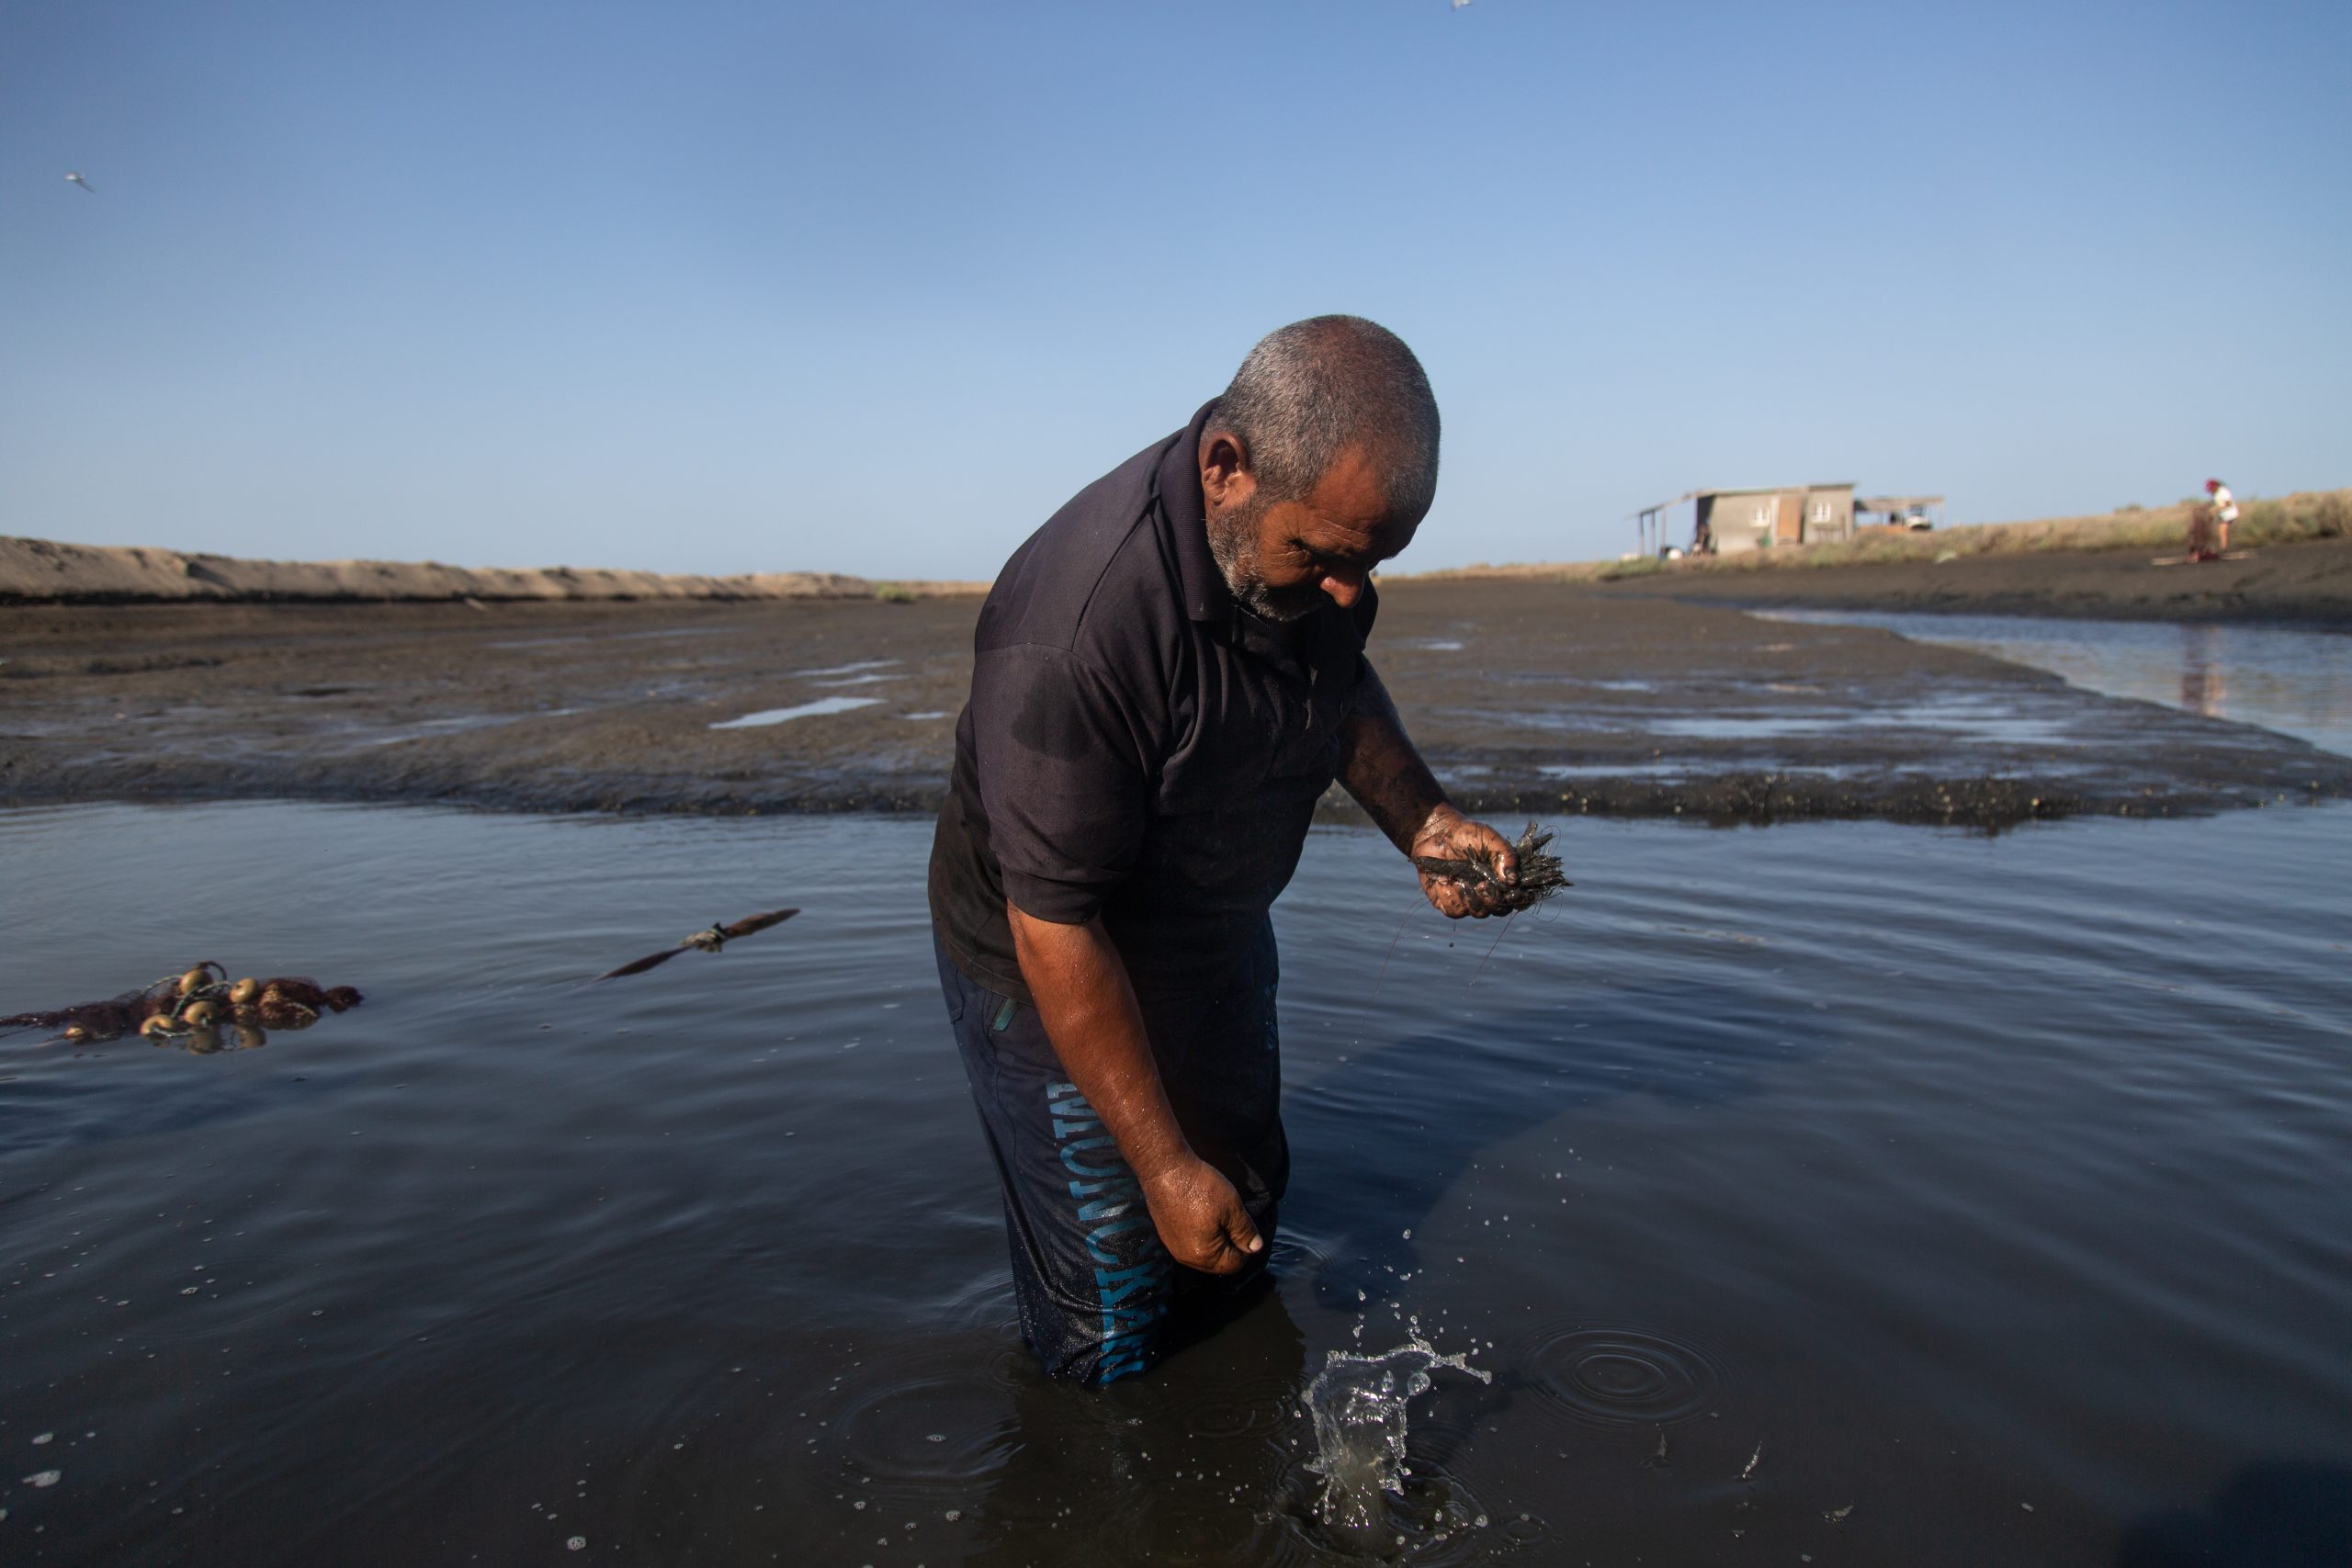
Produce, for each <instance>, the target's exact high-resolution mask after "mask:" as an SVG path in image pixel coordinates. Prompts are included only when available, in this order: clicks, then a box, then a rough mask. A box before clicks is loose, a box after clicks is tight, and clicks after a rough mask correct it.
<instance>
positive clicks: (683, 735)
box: [0, 580, 2352, 828]
mask: <svg viewBox="0 0 2352 1568" xmlns="http://www.w3.org/2000/svg"><path fill="white" fill-rule="evenodd" d="M977 610H978V600H977V599H974V598H969V597H964V598H938V599H925V600H920V601H917V602H914V603H908V604H887V603H880V602H876V601H873V600H797V601H785V602H775V603H759V604H747V603H741V602H731V603H730V602H668V603H643V602H639V603H606V604H582V603H514V604H488V605H481V606H469V605H467V604H462V603H456V604H340V605H321V604H237V603H228V604H200V605H199V604H130V605H86V604H85V605H54V604H52V605H16V606H9V607H6V608H0V660H5V662H0V804H5V805H11V806H22V805H32V804H38V803H50V802H67V801H83V800H93V799H114V800H143V801H186V800H208V799H264V798H294V799H312V800H329V801H352V802H399V803H411V802H434V803H442V804H450V805H465V806H473V807H490V808H495V809H506V810H525V811H537V812H689V813H707V814H752V813H772V812H812V811H836V810H864V811H873V810H880V811H899V812H919V811H928V810H930V809H932V808H933V807H935V805H936V803H937V801H938V798H939V795H940V792H941V789H942V788H943V786H944V782H945V776H946V772H947V766H948V762H949V759H950V753H951V748H952V732H953V724H954V717H955V714H956V711H957V709H958V708H959V707H960V706H961V704H962V701H963V697H964V692H965V686H966V682H967V679H968V671H969V647H970V635H971V624H972V619H973V616H974V615H975V614H976V613H977ZM1372 651H1373V657H1374V660H1375V662H1376V663H1377V664H1378V665H1379V667H1380V669H1381V670H1382V671H1383V673H1384V675H1385V678H1386V679H1387V681H1388V683H1389V685H1390V687H1391V688H1392V690H1393V691H1394V693H1395V694H1396V696H1397V702H1398V704H1399V705H1400V707H1401V708H1402V709H1403V711H1404V713H1405V716H1406V719H1407V723H1408V728H1410V729H1411V730H1412V732H1413V734H1414V736H1415V738H1416V739H1417V740H1418V741H1419V743H1420V745H1421V747H1422V749H1423V750H1424V751H1425V752H1426V753H1427V754H1428V756H1429V758H1430V762H1431V764H1432V766H1433V767H1435V768H1436V769H1437V770H1438V772H1439V773H1440V774H1441V775H1442V777H1443V778H1444V779H1445V780H1446V782H1447V784H1448V787H1449V788H1450V789H1451V790H1452V791H1453V794H1454V795H1455V797H1456V798H1457V799H1458V800H1459V801H1461V802H1462V803H1463V804H1464V806H1465V807H1469V808H1471V809H1475V810H1478V811H1483V812H1488V813H1494V814H1498V815H1502V814H1524V815H1530V816H1533V815H1543V816H1559V815H1563V814H1579V813H1588V814H1593V815H1608V816H1623V817H1685V818H1694V819H1699V820H1706V821H1713V822H1724V823H1748V822H1754V823H1760V822H1770V821H1781V820H1791V819H1801V818H1886V819H1891V820H1896V821H1904V822H1919V823H1938V824H1956V825H1967V826H1973V827H1985V828H1998V827H2002V826H2007V825H2009V824H2012V823H2017V822H2021V821H2025V820H2030V819H2035V818H2055V817H2064V816H2068V815H2074V814H2077V813H2099V814H2112V815H2123V816H2173V815H2184V814H2195V813H2201V812H2210V811H2214V810H2221V809H2226V808H2231V807H2251V806H2268V805H2278V804H2282V803H2289V802H2302V801H2311V800H2316V799H2332V798H2340V797H2343V796H2345V795H2352V760H2347V759H2345V758H2341V757H2337V756H2335V755H2333V754H2331V753H2328V752H2324V751H2320V750H2314V749H2312V748H2311V747H2309V746H2306V745H2304V744H2302V743H2301V742H2300V741H2295V740H2291V739H2286V738H2284V737H2280V736H2277V735H2274V734H2271V733H2269V732H2268V731H2265V730H2260V729H2255V728H2250V727H2247V726H2243V725H2236V724H2230V723H2225V722H2222V721H2219V720H2214V719H2207V718H2200V717H2198V716H2194V715H2190V714H2186V713H2180V712H2176V711H2173V710H2171V709H2167V708H2163V707H2157V706H2154V705H2148V704H2143V703H2134V702H2128V701H2122V700H2120V699H2114V698H2108V697H2101V696H2098V695H2094V694H2088V693H2085V692H2082V691H2078V690H2076V689H2075V688H2072V687H2069V686H2067V685H2065V684H2064V682H2060V681H2059V680H2058V679H2057V678H2056V677H2054V676H2051V675H2047V674H2044V673H2042V672H2040V671H2033V670H2029V669H2025V668H2022V667H2019V666H2017V665H2012V664H2007V663H2004V662H2002V661H2000V660H1991V659H1986V658H1983V657H1981V656H1978V655H1975V654H1972V653H1967V652H1962V651H1960V650H1957V649H1946V648H1934V647H1928V646H1923V645H1917V644H1913V643H1908V642H1905V641H1904V640H1903V639H1901V638H1899V637H1893V636H1891V635H1888V634H1886V633H1883V632H1879V631H1874V630H1871V629H1868V628H1862V627H1852V626H1799V625H1791V624H1786V623H1774V622H1766V621H1761V620H1758V619H1756V618H1754V617H1751V616H1748V615H1743V614H1741V613H1739V612H1738V611H1737V610H1735V609H1731V608H1727V607H1722V606H1713V605H1699V604H1689V603H1683V602H1679V601H1678V600H1673V599H1663V598H1658V597H1655V596H1652V595H1650V594H1648V593H1643V594H1634V593H1630V592H1622V591H1620V590H1619V589H1618V588H1617V587H1616V586H1615V585H1582V584H1559V583H1547V582H1541V581H1510V580H1485V581H1478V580H1462V581H1418V582H1417V581H1399V582H1397V583H1395V584H1392V585H1391V586H1390V587H1388V588H1387V589H1386V590H1385V596H1384V608H1383V611H1382V616H1381V623H1380V626H1379V628H1378V631H1377V633H1376V634H1375V637H1374V646H1373V650H1372ZM775 712H786V713H797V715H798V716H792V717H788V718H786V719H783V720H781V721H779V722H775V723H773V724H759V723H752V724H748V725H741V726H736V724H735V721H738V720H742V719H745V718H747V717H753V716H758V715H761V714H763V713H775ZM721 724H725V725H728V726H729V728H713V726H714V725H721ZM1329 813H1330V815H1332V816H1333V817H1335V818H1346V817H1348V816H1349V815H1350V814H1351V807H1350V806H1349V805H1348V803H1347V802H1346V801H1345V800H1344V798H1342V797H1340V796H1338V795H1337V794H1336V792H1335V795H1334V797H1333V799H1332V800H1331V801H1330V802H1329Z"/></svg>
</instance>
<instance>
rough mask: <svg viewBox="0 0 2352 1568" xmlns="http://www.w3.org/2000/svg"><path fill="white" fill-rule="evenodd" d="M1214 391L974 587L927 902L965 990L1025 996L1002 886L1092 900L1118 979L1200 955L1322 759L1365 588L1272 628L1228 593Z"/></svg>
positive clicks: (1053, 914)
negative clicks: (967, 669)
mask: <svg viewBox="0 0 2352 1568" xmlns="http://www.w3.org/2000/svg"><path fill="white" fill-rule="evenodd" d="M1215 407H1216V404H1215V403H1211V404H1209V405H1208V406H1207V407H1204V408H1203V409H1202V410H1201V412H1199V413H1198V414H1195V415H1194V416H1193V423H1191V424H1190V425H1189V426H1187V427H1186V428H1185V429H1183V430H1182V431H1179V432H1178V433H1177V434H1174V435H1171V436H1170V437H1169V438H1168V439H1167V440H1165V441H1161V442H1158V443H1156V444H1154V445H1153V446H1149V447H1148V448H1146V449H1145V450H1144V451H1142V452H1139V453H1137V454H1136V456H1135V457H1130V458H1129V459H1127V461H1125V463H1122V464H1120V465H1119V466H1118V467H1117V468H1114V469H1113V470H1111V472H1109V473H1108V474H1105V475H1104V476H1103V478H1101V479H1097V480H1095V481H1094V482H1093V483H1092V484H1091V485H1089V486H1087V487H1086V489H1084V490H1082V491H1080V492H1079V493H1078V494H1077V495H1076V496H1074V497H1072V498H1071V500H1070V501H1069V503H1068V504H1067V505H1065V506H1064V507H1063V508H1062V509H1061V510H1060V511H1059V512H1057V513H1054V515H1053V516H1052V517H1051V518H1049V519H1048V520H1047V521H1046V525H1045V526H1044V527H1042V528H1040V529H1038V530H1037V531H1036V532H1035V534H1033V535H1031V536H1029V539H1028V542H1027V543H1025V544H1023V546H1022V547H1021V548H1020V549H1019V550H1017V551H1015V552H1014V553H1013V556H1012V559H1011V560H1009V561H1007V562H1006V563H1005V567H1004V570H1003V572H1002V574H1001V575H1000V576H999V577H998V578H997V581H996V586H995V587H994V588H993V589H992V590H991V591H990V592H989V596H988V601H987V603H986V604H983V605H982V606H981V608H980V619H979V626H978V630H977V631H976V632H975V634H974V637H973V652H974V654H975V658H974V661H973V666H972V694H971V700H970V701H969V702H967V704H966V705H965V706H964V711H963V714H962V716H960V717H959V718H958V719H957V720H956V771H955V775H954V778H953V781H952V783H951V784H950V785H949V788H948V793H947V799H946V801H945V803H944V805H943V806H942V807H941V808H940V813H939V829H938V833H937V835H936V837H935V838H934V840H933V845H932V854H931V911H932V919H933V923H934V925H935V926H936V927H937V929H938V931H939V935H940V939H941V941H942V942H943V943H944V945H945V946H946V949H947V952H948V954H949V956H950V957H952V958H953V959H954V960H955V961H956V966H957V967H958V968H960V969H962V970H963V971H964V973H965V974H966V975H967V976H970V977H971V978H972V979H973V980H975V981H977V982H978V983H979V984H980V985H981V986H984V987H987V988H989V990H993V991H996V992H999V993H1001V994H1002V995H1005V996H1010V997H1015V998H1020V999H1022V1000H1024V1001H1026V1000H1028V999H1029V991H1028V987H1026V986H1024V985H1023V983H1022V979H1021V969H1020V965H1019V964H1018V963H1017V962H1016V961H1015V959H1014V956H1013V949H1012V927H1011V924H1010V922H1009V921H1008V919H1007V918H1006V915H1005V910H1004V906H1005V901H1006V899H1007V898H1008V897H1010V898H1011V900H1012V902H1013V903H1014V904H1016V905H1018V906H1019V907H1020V908H1022V910H1023V911H1024V912H1025V913H1028V914H1030V915H1034V916H1035V917H1037V918H1038V919H1046V920H1054V921H1058V922H1060V923H1063V924H1079V923H1081V922H1084V921H1087V920H1091V919H1096V918H1097V917H1100V918H1101V919H1102V920H1103V923H1104V929H1105V930H1106V931H1108V932H1109V933H1110V935H1111V938H1112V940H1113V941H1114V942H1115V943H1116V944H1117V946H1118V949H1119V952H1120V954H1121V956H1122V957H1123V958H1125V961H1126V964H1127V970H1128V974H1129V976H1131V977H1132V978H1133V980H1134V982H1135V984H1136V987H1137V988H1138V990H1150V991H1155V992H1166V991H1173V990H1181V989H1182V988H1184V987H1188V986H1191V985H1193V983H1195V982H1197V981H1200V980H1204V979H1207V978H1210V977H1212V976H1218V975H1221V974H1223V973H1224V972H1225V971H1226V970H1227V967H1228V965H1229V964H1232V963H1234V962H1237V961H1238V955H1239V954H1241V953H1243V952H1244V950H1245V949H1246V948H1247V945H1248V943H1249V942H1250V940H1251V939H1252V938H1253V937H1255V935H1256V934H1257V932H1258V930H1259V928H1260V926H1261V924H1262V923H1263V921H1264V919H1265V918H1266V911H1267V909H1268V908H1270V907H1271V906H1272V903H1273V901H1274V898H1275V897H1276V896H1277V895H1278V894H1280V893H1281V892H1282V890H1283V886H1285V885H1286V884H1287V883H1288V882H1289V881H1290V876H1291V873H1292V871H1293V870H1294V869H1295V867H1296V865H1297V863H1298V854H1299V850H1300V848H1301V847H1302V845H1303V844H1304V843H1305V841H1306V828H1307V823H1308V820H1309V819H1310V818H1311V817H1312V816H1313V814H1314V810H1315V803H1316V801H1317V799H1318V798H1319V797H1320V796H1321V795H1322V794H1323V792H1324V791H1325V790H1326V789H1327V788H1329V786H1330V784H1331V781H1332V779H1333V777H1334V776H1335V775H1336V773H1338V770H1339V761H1340V725H1341V723H1342V722H1343V721H1344V720H1345V719H1346V718H1347V716H1348V714H1349V711H1350V708H1351V704H1352V702H1353V700H1354V696H1355V692H1356V688H1357V683H1358V682H1359V681H1360V680H1361V679H1362V678H1363V673H1364V671H1365V669H1366V666H1365V665H1364V662H1363V645H1364V638H1365V637H1366V636H1367V635H1368V634H1369V633H1370V631H1371V629H1372V622H1373V616H1374V613H1375V611H1376V609H1377V606H1378V600H1377V597H1376V596H1375V595H1374V592H1373V590H1372V587H1371V585H1370V584H1369V583H1367V584H1366V585H1365V587H1364V592H1363V597H1362V598H1360V599H1359V600H1358V601H1357V602H1356V604H1355V605H1354V607H1353V608H1352V609H1350V610H1342V609H1340V607H1339V605H1338V604H1335V603H1331V602H1329V601H1328V600H1327V601H1326V602H1325V603H1324V604H1322V605H1321V606H1320V607H1319V608H1317V610H1315V611H1314V612H1312V613H1311V614H1309V615H1306V616H1303V617H1302V618H1300V619H1299V620H1297V621H1295V622H1291V623H1289V624H1287V625H1277V624H1274V623H1272V622H1269V621H1265V620H1262V619H1261V618H1260V617H1258V616H1257V615H1252V614H1250V612H1249V611H1248V610H1246V609H1243V608H1242V607H1241V606H1240V605H1238V604H1235V603H1234V600H1233V596H1232V594H1231V593H1230V592H1228V591H1227V588H1226V585H1225V579H1224V577H1223V575H1222V574H1221V573H1220V572H1219V571H1218V570H1217V566H1216V559H1215V558H1213V557H1212V556H1211V555H1210V554H1209V545H1208V526H1207V515H1206V511H1205V508H1204V505H1203V502H1202V499H1201V478H1200V462H1199V456H1198V454H1199V447H1200V439H1201V431H1202V428H1203V426H1204V425H1205V424H1206V423H1207V422H1208V417H1209V414H1210V412H1211V411H1212V410H1213V409H1214V408H1215Z"/></svg>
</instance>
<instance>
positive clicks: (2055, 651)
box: [1751, 610, 2352, 755]
mask: <svg viewBox="0 0 2352 1568" xmlns="http://www.w3.org/2000/svg"><path fill="white" fill-rule="evenodd" d="M1751 614H1754V615H1760V616H1763V617H1764V618H1766V619H1768V620H1782V621H1804V622H1810V623H1812V624H1814V625H1817V626H1877V627H1880V628H1881V629H1883V630H1885V631H1891V632H1894V633H1895V634H1896V635H1897V636H1900V637H1909V638H1911V639H1912V640H1914V641H1916V642H1942V643H1951V644H1954V645H1956V646H1958V647H1961V648H1966V649H1973V650H1975V651H1976V652H1979V653H1989V654H1991V655H1993V657H1995V658H1996V659H2007V660H2011V661H2012V662H2015V663H2018V664H2030V665H2032V666H2033V667H2034V668H2036V669H2038V670H2048V671H2052V673H2054V674H2059V675H2063V676H2064V677H2065V678H2066V679H2067V680H2068V681H2070V682H2073V683H2074V684H2075V685H2077V686H2081V687H2083V688H2085V689H2086V690H2088V691H2093V692H2099V693H2103V694H2106V695H2108V696H2111V697H2135V698H2138V699H2139V700H2140V701H2142V702H2150V703H2162V704H2164V705H2165V706H2167V707H2177V708H2180V709H2183V710H2185V711H2187V712H2189V713H2194V714H2201V715H2203V716H2205V717H2207V718H2229V719H2235V720H2237V721H2238V722H2240V723H2242V724H2255V725H2260V726H2261V727H2262V728H2265V729H2275V730H2277V731H2278V732H2279V733H2280V734H2282V735H2291V736H2294V737H2295V738H2296V739H2300V740H2308V741H2310V742H2311V743H2312V745H2314V746H2318V747H2322V748H2324V749H2325V750H2330V751H2335V752H2340V753H2343V754H2345V755H2352V637H2347V636H2345V635H2344V634H2342V633H2340V632H2326V631H2312V630H2305V629H2302V628H2300V627H2290V626H2240V625H2236V624H2234V623H2232V624H2226V625H2215V624H2199V623H2190V624H2188V625H2185V626H2184V625H2179V624H2176V623H2173V622H2156V621H2077V620H2066V619H2063V618H2059V617H2052V616H2041V615H1912V614H1901V613H1884V612H1878V611H1870V610H1757V611H1753V612H1751Z"/></svg>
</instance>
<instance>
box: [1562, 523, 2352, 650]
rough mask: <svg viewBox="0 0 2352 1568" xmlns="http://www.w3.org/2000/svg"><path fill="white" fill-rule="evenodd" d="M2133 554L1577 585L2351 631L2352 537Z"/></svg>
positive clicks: (1637, 592) (1653, 593)
mask: <svg viewBox="0 0 2352 1568" xmlns="http://www.w3.org/2000/svg"><path fill="white" fill-rule="evenodd" d="M2159 559H2169V557H2158V556H2155V555H2152V554H2143V553H2141V552H2137V551H2130V550H2099V551H2056V550H2051V551H2026V552H2019V553H2017V554H2009V555H1985V556H1964V557H1962V558H1958V559H1955V560H1948V561H1943V562H1940V563H1938V562H1919V561H1890V562H1885V563H1883V564H1858V565H1848V566H1835V567H1820V568H1806V567H1802V566H1781V567H1767V568H1759V569H1752V570H1741V569H1738V568H1725V567H1721V566H1711V565H1706V564H1701V565H1697V566H1692V567H1678V568H1670V569H1668V570H1664V571H1660V572H1657V573H1655V574H1652V575H1648V576H1643V577H1630V578H1621V579H1618V580H1616V581H1592V582H1589V583H1587V584H1583V585H1580V586H1582V587H1583V589H1584V591H1585V592H1590V593H1593V594H1596V595H1600V596H1603V597H1609V598H1623V599H1654V598H1667V599H1674V600H1679V601H1681V602H1683V603H1687V604H1733V605H1738V604H1754V605H1770V606H1773V607H1776V608H1780V607H1787V608H1798V607H1805V608H1813V609H1840V610H1901V611H1914V612H1924V613H1928V614H1945V615H2065V616H2070V617H2075V618H2082V619H2092V620H2129V621H2238V622H2268V623H2275V624H2278V625H2283V626H2313V627H2322V628H2326V629H2330V630H2335V631H2343V632H2352V540H2347V539H2330V540H2323V541H2315V542H2312V543H2301V544H2290V545H2276V546H2271V547H2267V548H2265V549H2259V550H2256V551H2255V552H2253V553H2252V554H2251V555H2249V556H2247V557H2246V558H2245V559H2243V560H2230V561H2214V562H2207V563H2201V564H2197V565H2169V566H2159V565H2157V564H2156V562H2157V560H2159Z"/></svg>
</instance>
